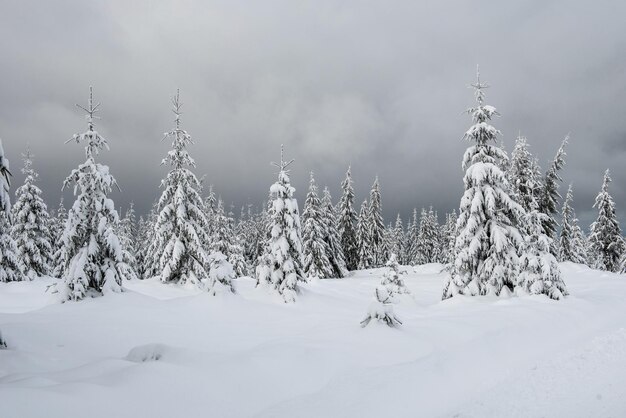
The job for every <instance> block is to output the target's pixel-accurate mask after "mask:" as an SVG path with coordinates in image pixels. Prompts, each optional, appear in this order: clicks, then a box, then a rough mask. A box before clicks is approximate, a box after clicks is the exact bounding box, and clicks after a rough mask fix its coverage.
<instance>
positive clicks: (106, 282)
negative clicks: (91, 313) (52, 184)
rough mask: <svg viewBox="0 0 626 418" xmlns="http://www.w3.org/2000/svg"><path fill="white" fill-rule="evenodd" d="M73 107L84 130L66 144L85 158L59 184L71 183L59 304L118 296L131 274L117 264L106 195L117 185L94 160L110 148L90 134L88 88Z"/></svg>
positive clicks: (113, 214) (113, 218)
mask: <svg viewBox="0 0 626 418" xmlns="http://www.w3.org/2000/svg"><path fill="white" fill-rule="evenodd" d="M77 106H78V107H79V108H81V109H83V110H84V111H85V112H86V113H87V115H86V118H87V126H88V129H87V131H85V132H84V133H81V134H76V135H74V136H73V137H72V139H70V140H69V141H72V140H74V141H76V142H77V143H81V142H82V143H84V144H85V154H86V157H87V159H86V161H85V162H84V163H82V164H80V165H79V166H78V168H77V169H74V170H73V171H72V173H71V174H70V175H69V176H68V177H67V178H66V179H65V182H64V184H63V187H64V188H65V187H68V186H69V185H70V184H72V183H73V184H74V194H75V195H76V201H75V202H74V205H73V206H72V208H71V209H70V211H69V213H68V218H67V222H66V225H65V231H64V233H63V239H62V241H63V249H62V263H63V273H62V277H61V279H62V282H61V283H59V284H57V285H56V291H58V292H59V294H60V295H61V300H63V301H66V300H79V299H83V298H84V297H85V296H97V295H102V294H104V293H107V292H120V291H122V280H123V279H125V278H127V277H129V276H131V275H132V274H133V272H132V269H131V268H130V267H129V266H128V265H127V264H125V263H124V261H123V259H122V248H121V245H120V242H119V239H118V237H117V235H116V233H115V225H116V224H117V222H118V214H117V211H116V210H115V207H114V203H113V200H111V199H110V198H109V197H108V196H107V195H108V194H109V193H110V192H111V190H112V188H113V186H117V182H116V181H115V178H113V176H112V175H111V174H110V173H109V167H107V166H105V165H102V164H99V163H96V161H95V158H96V156H97V155H98V153H99V152H100V150H101V149H103V148H107V149H108V148H109V146H108V144H107V141H106V139H104V137H102V136H101V135H100V134H99V133H98V132H97V131H96V130H95V126H94V121H95V119H97V116H96V112H97V111H98V108H99V107H100V103H98V104H95V105H94V103H93V91H92V88H91V87H90V88H89V102H88V105H87V107H86V108H85V107H82V106H80V105H77ZM69 141H67V142H69Z"/></svg>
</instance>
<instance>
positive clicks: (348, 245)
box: [338, 167, 359, 270]
mask: <svg viewBox="0 0 626 418" xmlns="http://www.w3.org/2000/svg"><path fill="white" fill-rule="evenodd" d="M341 189H342V190H343V194H342V196H341V200H340V201H339V226H338V228H339V234H340V235H341V247H342V248H343V255H344V257H345V260H346V267H347V268H348V270H356V269H357V268H358V264H359V254H358V247H357V239H356V229H355V228H356V223H357V215H356V212H355V210H354V189H353V188H352V174H351V171H350V167H348V171H347V172H346V178H345V179H344V181H343V182H342V183H341Z"/></svg>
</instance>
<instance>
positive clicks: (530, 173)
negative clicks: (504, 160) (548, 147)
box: [508, 136, 539, 212]
mask: <svg viewBox="0 0 626 418" xmlns="http://www.w3.org/2000/svg"><path fill="white" fill-rule="evenodd" d="M534 164H535V162H534V161H533V156H532V155H531V153H530V151H528V142H527V140H526V138H525V137H523V136H518V137H517V140H516V141H515V148H514V149H513V153H512V154H511V165H510V168H509V172H508V173H509V179H510V181H511V188H512V197H513V198H514V199H515V201H516V202H517V203H519V204H520V205H521V206H522V208H524V211H526V212H529V211H530V210H531V209H530V207H531V205H532V202H533V201H536V199H537V196H536V194H537V187H538V185H539V184H538V181H539V180H538V178H536V175H537V173H536V171H535V166H534Z"/></svg>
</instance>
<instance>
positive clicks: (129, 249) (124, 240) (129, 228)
mask: <svg viewBox="0 0 626 418" xmlns="http://www.w3.org/2000/svg"><path fill="white" fill-rule="evenodd" d="M118 231H119V232H118V237H119V240H120V244H121V245H122V259H123V260H124V262H125V263H126V264H127V265H128V266H130V267H131V268H132V271H133V275H132V277H127V279H136V278H137V271H138V263H137V250H136V248H137V244H136V239H137V221H136V217H135V204H134V203H133V202H131V203H130V205H129V207H128V209H127V210H126V214H125V215H124V217H123V218H122V220H121V221H120V222H119V223H118Z"/></svg>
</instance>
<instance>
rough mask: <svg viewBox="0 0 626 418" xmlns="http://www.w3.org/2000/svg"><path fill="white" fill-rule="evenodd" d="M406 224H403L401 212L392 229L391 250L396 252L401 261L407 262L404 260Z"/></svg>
mask: <svg viewBox="0 0 626 418" xmlns="http://www.w3.org/2000/svg"><path fill="white" fill-rule="evenodd" d="M404 240H405V237H404V226H403V225H402V218H401V217H400V214H399V213H398V215H397V216H396V223H395V224H394V225H393V227H392V229H391V241H390V244H389V252H390V253H391V254H396V257H397V259H398V261H399V262H400V263H403V264H405V263H406V261H404Z"/></svg>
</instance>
